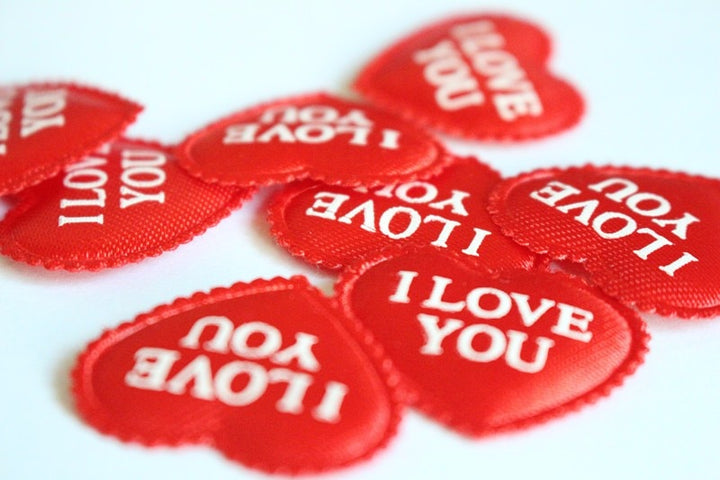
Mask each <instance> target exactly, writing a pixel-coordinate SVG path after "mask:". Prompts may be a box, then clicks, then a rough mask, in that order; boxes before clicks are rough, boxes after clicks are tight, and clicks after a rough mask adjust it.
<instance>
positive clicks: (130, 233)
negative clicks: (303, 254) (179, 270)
mask: <svg viewBox="0 0 720 480" xmlns="http://www.w3.org/2000/svg"><path fill="white" fill-rule="evenodd" d="M251 194H252V190H248V189H240V188H237V187H226V186H221V185H209V184H206V183H204V182H201V181H200V180H198V179H196V178H193V177H191V176H189V175H188V174H187V173H185V171H184V170H182V169H181V168H180V167H179V166H178V165H177V162H176V160H175V157H174V156H173V154H172V151H171V150H169V149H167V148H165V147H163V146H161V145H159V144H156V143H151V142H146V141H140V140H130V139H119V140H117V141H115V142H112V143H110V144H106V145H105V146H104V147H102V148H101V149H100V150H98V151H96V152H95V153H93V154H91V155H88V156H86V157H85V158H83V159H82V160H81V161H79V162H77V163H74V164H72V165H70V166H68V167H66V168H65V171H64V173H63V175H60V176H58V177H56V178H53V179H51V180H48V181H47V182H44V183H42V184H40V185H37V186H35V187H32V188H30V189H28V190H24V191H23V192H22V193H21V194H20V196H19V197H20V200H19V201H18V203H17V204H16V205H15V206H14V207H13V208H12V210H10V211H9V212H8V213H7V215H6V217H5V218H4V219H3V220H2V221H1V222H0V253H2V254H3V255H7V256H9V257H12V258H13V259H15V260H18V261H21V262H25V263H29V264H31V265H42V266H44V267H45V268H49V269H65V270H98V269H101V268H107V267H117V266H120V265H124V264H126V263H129V262H136V261H139V260H141V259H143V258H145V257H149V256H156V255H160V254H161V253H162V252H164V251H167V250H171V249H173V248H176V247H177V246H178V245H180V244H182V243H186V242H189V241H190V240H191V239H192V238H193V237H194V236H196V235H199V234H201V233H202V232H204V231H205V230H207V229H208V228H209V227H211V226H212V225H215V224H216V223H217V222H219V221H220V220H221V219H222V218H224V217H226V216H227V215H229V214H230V212H231V211H232V209H233V208H236V207H237V206H239V205H240V204H241V203H242V202H243V201H244V200H246V199H247V198H248V197H249V196H250V195H251Z"/></svg>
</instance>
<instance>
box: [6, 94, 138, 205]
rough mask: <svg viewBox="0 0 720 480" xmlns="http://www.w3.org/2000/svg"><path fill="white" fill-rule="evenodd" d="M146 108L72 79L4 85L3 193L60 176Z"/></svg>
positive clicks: (119, 131)
mask: <svg viewBox="0 0 720 480" xmlns="http://www.w3.org/2000/svg"><path fill="white" fill-rule="evenodd" d="M140 110H142V107H141V106H140V105H138V104H136V103H134V102H131V101H129V100H126V99H124V98H121V97H119V96H117V95H114V94H111V93H108V92H104V91H102V90H98V89H95V88H91V87H86V86H81V85H76V84H71V83H31V84H26V85H17V86H5V87H0V163H2V165H3V168H2V170H1V171H0V195H5V194H9V193H14V192H18V191H20V190H22V189H24V188H27V187H29V186H31V185H35V184H37V183H40V182H41V181H43V180H46V179H48V178H50V177H52V176H54V175H56V174H57V173H58V172H60V170H61V169H62V167H64V166H66V165H68V164H70V163H72V162H74V161H77V160H79V159H80V158H82V157H83V156H84V155H86V154H88V153H90V152H92V151H93V150H95V149H96V148H97V147H99V146H100V145H102V144H103V143H105V142H108V141H110V140H112V139H114V138H116V137H117V136H119V135H120V134H121V133H122V131H123V130H124V129H125V127H127V126H128V125H129V124H130V123H132V122H133V121H134V120H135V117H136V116H137V114H138V113H139V112H140Z"/></svg>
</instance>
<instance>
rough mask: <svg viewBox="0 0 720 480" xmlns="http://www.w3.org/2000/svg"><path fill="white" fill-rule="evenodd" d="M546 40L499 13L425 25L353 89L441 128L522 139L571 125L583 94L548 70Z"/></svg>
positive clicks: (382, 58)
mask: <svg viewBox="0 0 720 480" xmlns="http://www.w3.org/2000/svg"><path fill="white" fill-rule="evenodd" d="M549 54H550V40H549V38H548V36H547V35H546V34H545V32H544V31H543V30H542V29H540V28H539V27H537V26H535V25H533V24H531V23H528V22H526V21H524V20H520V19H517V18H513V17H509V16H504V15H466V16H460V17H453V18H450V19H447V20H443V21H441V22H437V23H434V24H432V25H429V26H427V27H425V28H423V29H421V30H419V31H417V32H415V33H413V34H411V35H410V36H408V37H406V38H404V39H402V40H400V41H399V42H397V43H395V44H394V45H392V46H391V47H390V48H388V49H387V50H385V51H384V52H383V53H382V54H380V55H378V56H377V57H376V58H375V59H374V60H373V61H372V62H370V64H368V65H367V66H366V67H365V68H364V69H363V70H362V72H361V73H360V75H359V76H358V78H357V79H356V81H355V85H354V87H355V89H357V90H358V91H360V92H361V93H362V94H364V95H366V96H367V97H368V98H369V99H371V100H372V101H374V102H377V103H378V104H379V105H382V106H384V107H386V108H388V109H391V110H394V111H397V112H399V113H401V114H403V115H404V116H406V117H408V118H410V119H413V120H416V121H419V122H421V123H422V124H424V125H427V126H430V127H433V128H437V129H438V130H441V131H443V132H445V133H448V134H451V135H457V136H461V137H466V138H471V139H478V140H525V139H531V138H536V137H542V136H546V135H549V134H553V133H556V132H559V131H560V130H564V129H567V128H569V127H571V126H573V125H574V124H576V123H577V122H578V121H579V119H580V116H581V115H582V112H583V109H584V106H583V101H582V97H581V96H580V94H579V93H578V92H577V91H576V90H575V89H574V88H573V87H572V86H571V85H570V84H568V83H567V82H565V81H563V80H561V79H559V78H557V77H556V76H554V75H553V74H551V73H550V72H549V71H548V70H547V66H546V63H547V60H548V57H549Z"/></svg>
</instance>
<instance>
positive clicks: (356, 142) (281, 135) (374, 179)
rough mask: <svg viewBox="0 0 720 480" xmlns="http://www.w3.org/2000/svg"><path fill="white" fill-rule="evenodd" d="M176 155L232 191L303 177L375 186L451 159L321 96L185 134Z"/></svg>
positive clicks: (351, 105)
mask: <svg viewBox="0 0 720 480" xmlns="http://www.w3.org/2000/svg"><path fill="white" fill-rule="evenodd" d="M178 152H179V156H180V164H181V166H182V167H184V168H186V169H187V170H188V171H189V172H190V173H191V174H193V175H195V176H197V177H199V178H202V179H203V180H205V181H208V182H218V183H222V184H227V185H238V186H255V185H270V184H275V183H288V182H290V181H293V180H299V179H304V178H311V179H314V180H320V181H323V182H325V183H330V184H340V185H346V186H358V185H363V186H374V185H379V184H388V183H395V182H399V181H405V180H412V179H415V178H419V177H426V176H429V175H432V174H434V173H436V172H438V171H440V170H441V169H442V168H443V166H444V165H445V164H446V163H447V162H448V161H449V159H448V158H446V155H445V153H444V150H443V148H442V147H441V146H440V145H439V144H438V143H437V142H436V141H435V140H434V139H433V138H432V137H430V136H429V135H428V134H426V133H424V132H423V131H422V130H419V129H418V128H417V127H415V126H413V125H412V124H410V123H408V122H405V121H404V120H401V119H400V118H398V117H396V116H394V115H392V114H390V113H386V112H384V111H382V110H378V109H377V108H375V107H372V106H370V105H365V104H360V103H356V102H351V101H348V100H343V99H340V98H336V97H333V96H331V95H328V94H325V93H318V94H312V95H306V96H301V97H294V98H287V99H283V100H279V101H276V102H272V103H266V104H262V105H259V106H255V107H253V108H250V109H248V110H244V111H241V112H238V113H235V114H233V115H231V116H229V117H226V118H223V119H221V120H219V121H217V122H215V123H213V124H212V125H209V126H207V127H205V128H203V129H202V130H200V131H198V132H196V133H194V134H192V135H190V136H189V137H188V138H187V139H185V141H184V142H183V143H182V145H181V146H180V147H179V149H178Z"/></svg>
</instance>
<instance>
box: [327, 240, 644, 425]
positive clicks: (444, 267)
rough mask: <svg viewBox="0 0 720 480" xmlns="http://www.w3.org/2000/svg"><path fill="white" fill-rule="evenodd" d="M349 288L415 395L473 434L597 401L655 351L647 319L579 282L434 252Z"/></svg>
mask: <svg viewBox="0 0 720 480" xmlns="http://www.w3.org/2000/svg"><path fill="white" fill-rule="evenodd" d="M338 292H339V299H340V302H341V305H342V306H343V307H344V308H345V311H346V314H347V315H348V316H350V317H353V318H355V319H357V320H358V321H360V322H362V324H363V325H365V326H366V327H367V328H368V329H369V330H370V331H371V332H372V334H373V336H374V337H375V339H376V340H378V341H379V342H380V343H381V344H382V345H383V347H384V351H385V353H386V354H387V355H388V356H389V357H390V358H391V359H392V360H393V362H394V363H395V365H396V367H397V368H398V370H399V371H400V372H401V374H402V376H403V378H404V382H403V384H404V387H405V390H406V391H407V396H408V400H409V401H410V402H412V403H414V404H415V405H416V406H417V407H418V408H420V409H421V410H423V411H425V412H426V413H427V414H429V415H430V416H431V417H433V418H435V419H437V420H438V421H440V422H442V423H444V424H446V425H448V426H450V427H451V428H453V429H456V430H458V431H460V432H463V433H465V434H468V435H471V436H480V435H485V434H489V433H493V432H497V431H504V430H514V429H520V428H524V427H527V426H530V425H533V424H537V423H540V422H544V421H546V420H549V419H551V418H554V417H557V416H560V415H563V414H565V413H567V412H570V411H572V410H576V409H578V408H580V407H582V406H583V405H586V404H589V403H592V402H594V401H595V400H596V399H598V398H599V397H601V396H604V395H607V394H608V393H609V391H610V390H611V389H612V388H614V387H616V386H618V385H620V384H621V383H622V382H623V379H624V378H625V377H626V376H627V375H629V374H631V373H633V372H634V371H635V369H636V367H637V366H638V365H639V364H640V363H641V362H642V360H643V357H644V354H645V352H646V350H647V347H646V343H647V341H648V336H647V334H646V333H645V327H644V323H643V322H642V320H640V318H639V317H638V316H637V315H636V314H635V313H634V312H633V311H632V310H630V309H629V308H627V307H624V306H623V305H621V304H619V303H618V302H615V301H614V300H612V299H609V298H607V297H605V296H604V295H603V294H602V293H601V292H599V291H597V290H595V289H591V288H590V287H588V286H587V285H586V284H585V283H583V282H582V281H580V280H578V279H576V278H573V277H570V276H568V275H566V274H563V273H548V272H544V271H525V270H512V271H506V272H502V273H499V274H488V273H485V272H482V271H481V270H478V269H473V268H470V267H469V266H468V265H467V263H466V262H465V261H463V260H462V259H460V258H458V257H457V255H453V256H451V255H449V254H447V253H444V252H440V251H438V250H437V249H433V247H424V248H423V249H420V250H417V251H414V252H409V253H399V255H397V256H393V255H390V254H388V255H380V256H378V257H376V258H374V259H371V260H368V261H366V262H362V263H359V264H357V265H355V266H353V267H350V268H349V269H348V270H346V271H345V272H344V273H343V274H342V275H341V278H340V282H339V284H338Z"/></svg>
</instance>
